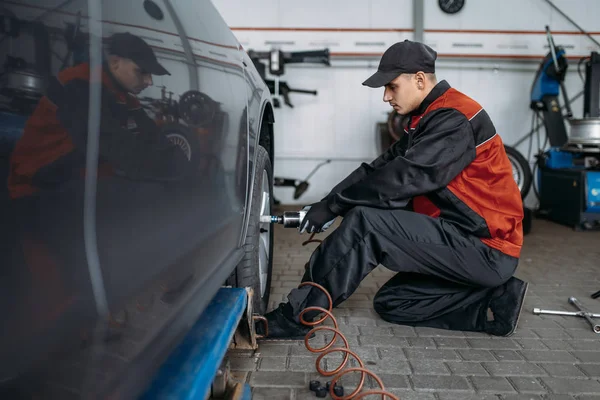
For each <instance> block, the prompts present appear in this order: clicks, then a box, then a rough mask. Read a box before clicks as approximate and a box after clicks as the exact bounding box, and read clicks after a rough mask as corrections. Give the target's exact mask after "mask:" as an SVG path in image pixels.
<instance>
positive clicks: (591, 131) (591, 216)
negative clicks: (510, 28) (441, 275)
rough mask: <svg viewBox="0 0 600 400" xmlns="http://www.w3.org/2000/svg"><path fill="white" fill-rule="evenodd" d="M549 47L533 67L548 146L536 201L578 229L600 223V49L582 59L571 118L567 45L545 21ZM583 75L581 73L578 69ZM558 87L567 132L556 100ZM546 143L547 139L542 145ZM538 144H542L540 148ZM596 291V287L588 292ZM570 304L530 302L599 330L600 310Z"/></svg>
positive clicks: (536, 104)
mask: <svg viewBox="0 0 600 400" xmlns="http://www.w3.org/2000/svg"><path fill="white" fill-rule="evenodd" d="M546 36H547V39H548V45H549V48H550V52H549V53H548V54H547V55H546V57H545V58H544V60H543V61H542V63H541V64H540V67H539V69H538V71H537V73H536V78H535V81H534V83H533V86H532V89H531V106H530V107H531V109H533V110H534V111H535V112H536V113H539V112H541V113H542V114H543V121H544V127H545V129H546V140H548V141H549V142H550V146H551V148H550V149H549V150H547V151H545V152H543V153H541V154H539V155H538V160H537V163H536V166H537V167H538V185H539V201H540V206H539V210H538V215H539V216H542V217H545V218H547V219H549V220H552V221H554V222H557V223H561V224H564V225H568V226H572V227H573V228H575V229H576V230H591V229H598V228H600V54H599V53H597V52H592V53H591V54H590V56H589V57H584V58H582V59H581V60H580V61H579V63H578V68H579V67H580V66H581V64H582V63H583V62H584V61H585V81H584V91H583V94H584V104H583V117H582V118H580V119H575V118H573V113H572V111H571V106H570V101H569V98H568V96H567V93H566V90H565V87H564V78H565V74H566V71H567V66H568V64H567V59H566V56H565V50H564V48H562V47H560V46H559V47H557V46H556V45H555V44H554V40H553V38H552V35H551V33H550V29H549V27H548V26H546ZM580 76H581V73H580ZM561 91H562V94H563V97H564V101H565V108H566V110H567V120H568V121H569V124H570V126H571V131H570V135H567V130H566V127H565V123H564V117H563V115H562V111H561V107H560V105H559V102H558V95H559V92H561ZM544 148H545V145H544ZM541 150H542V149H540V151H541ZM591 297H592V298H594V299H595V298H598V297H600V291H597V292H595V293H593V294H592V295H591ZM568 302H569V304H571V305H572V306H574V307H575V308H577V311H562V310H558V311H557V310H544V309H540V308H534V309H533V313H534V314H536V315H540V314H550V315H563V316H576V317H582V318H585V319H586V320H587V322H588V323H589V324H590V326H591V328H592V331H593V332H594V333H597V334H600V323H596V322H595V321H594V320H593V318H600V313H593V312H590V311H589V310H587V309H585V308H584V307H583V305H582V304H581V303H580V302H579V300H577V298H575V297H573V296H571V297H569V299H568Z"/></svg>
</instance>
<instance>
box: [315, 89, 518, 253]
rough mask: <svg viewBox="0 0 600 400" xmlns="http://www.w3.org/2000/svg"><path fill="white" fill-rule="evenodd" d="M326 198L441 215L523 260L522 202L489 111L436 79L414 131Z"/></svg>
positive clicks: (338, 203) (334, 204)
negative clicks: (406, 208)
mask: <svg viewBox="0 0 600 400" xmlns="http://www.w3.org/2000/svg"><path fill="white" fill-rule="evenodd" d="M406 133H407V134H406V135H404V137H403V138H402V139H401V140H399V141H397V142H395V143H394V144H393V145H392V146H391V147H390V148H389V149H388V150H387V151H386V152H385V153H384V154H382V155H381V156H380V157H379V158H377V159H376V160H374V161H373V162H372V163H370V164H366V163H363V164H362V165H361V166H360V167H359V168H358V169H356V170H355V171H354V172H353V173H352V174H350V175H349V176H348V177H347V178H346V179H345V180H344V181H342V182H341V183H340V184H338V185H337V186H336V187H335V188H333V190H332V191H331V193H330V194H329V195H328V196H327V197H326V198H327V204H328V206H329V208H330V209H331V210H332V211H333V212H335V213H336V214H338V215H344V214H345V213H346V212H347V211H348V210H349V209H351V208H353V207H356V206H368V207H377V208H384V209H398V208H403V207H405V206H407V204H409V202H410V203H411V204H412V209H413V210H414V211H415V212H418V213H422V214H425V215H429V216H431V217H435V218H443V219H445V220H447V221H449V222H451V223H453V224H454V225H456V226H457V227H459V228H460V229H461V230H462V231H463V232H465V233H467V234H469V235H473V236H476V237H477V238H480V239H481V241H482V242H483V243H485V244H487V245H488V246H490V247H492V248H495V249H497V250H500V251H501V252H503V253H505V254H507V255H510V256H513V257H519V256H520V252H521V246H522V243H523V228H522V219H523V203H522V199H521V193H520V191H519V188H518V186H517V184H516V182H515V180H514V178H513V174H512V166H511V164H510V161H509V160H508V157H507V155H506V153H505V150H504V145H503V143H502V139H501V138H500V136H499V135H498V134H497V132H496V129H495V127H494V124H493V123H492V121H491V119H490V117H489V115H488V114H487V112H486V111H485V110H484V109H483V108H482V107H481V105H479V104H478V103H477V102H475V101H474V100H473V99H471V98H469V97H468V96H466V95H465V94H463V93H461V92H459V91H457V90H456V89H453V88H451V87H450V85H449V84H448V83H447V82H446V81H441V82H439V83H438V84H437V85H436V86H435V87H434V89H433V90H432V91H431V93H430V94H429V95H428V96H427V97H426V98H425V100H424V101H423V103H422V104H421V105H420V107H419V108H418V109H417V110H416V111H415V112H413V113H412V114H411V118H410V122H409V129H408V131H407V132H406Z"/></svg>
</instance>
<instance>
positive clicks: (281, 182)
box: [273, 160, 331, 200]
mask: <svg viewBox="0 0 600 400" xmlns="http://www.w3.org/2000/svg"><path fill="white" fill-rule="evenodd" d="M330 162H331V160H325V161H323V162H322V163H319V164H317V166H316V167H315V168H313V170H312V171H311V172H310V173H309V174H308V176H307V177H306V178H304V180H302V181H301V180H298V179H294V178H278V177H275V178H273V186H287V187H293V188H294V200H297V199H298V198H300V196H302V195H303V194H304V193H305V192H306V191H307V190H308V186H309V183H308V180H309V179H310V178H311V177H312V176H313V175H314V174H315V172H317V170H318V169H319V168H321V167H322V166H323V165H325V164H329V163H330Z"/></svg>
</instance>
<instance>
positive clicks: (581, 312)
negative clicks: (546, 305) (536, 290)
mask: <svg viewBox="0 0 600 400" xmlns="http://www.w3.org/2000/svg"><path fill="white" fill-rule="evenodd" d="M569 304H572V305H574V306H575V307H576V308H577V309H578V310H579V311H554V310H542V309H540V308H534V309H533V313H534V314H537V315H539V314H550V315H566V316H574V317H582V318H585V319H586V320H587V321H588V322H589V323H590V325H591V326H592V330H593V331H594V332H595V333H600V324H596V323H595V322H594V321H593V320H592V318H600V314H599V313H592V312H589V311H588V310H586V309H585V308H584V307H583V306H582V305H581V303H580V302H579V300H577V299H576V298H575V297H569Z"/></svg>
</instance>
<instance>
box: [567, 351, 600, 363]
mask: <svg viewBox="0 0 600 400" xmlns="http://www.w3.org/2000/svg"><path fill="white" fill-rule="evenodd" d="M571 354H573V355H574V356H575V357H577V359H578V360H580V361H581V362H584V363H600V351H572V352H571Z"/></svg>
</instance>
